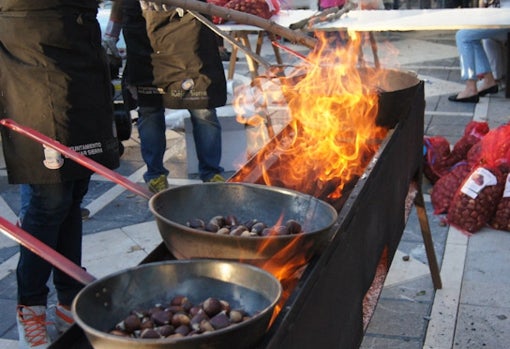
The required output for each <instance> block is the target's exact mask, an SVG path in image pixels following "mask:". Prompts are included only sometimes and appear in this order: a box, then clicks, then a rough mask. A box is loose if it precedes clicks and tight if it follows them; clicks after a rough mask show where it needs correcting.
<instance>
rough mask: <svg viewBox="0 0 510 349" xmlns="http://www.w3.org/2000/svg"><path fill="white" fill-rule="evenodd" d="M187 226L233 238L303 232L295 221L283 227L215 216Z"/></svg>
mask: <svg viewBox="0 0 510 349" xmlns="http://www.w3.org/2000/svg"><path fill="white" fill-rule="evenodd" d="M186 225H187V226H188V227H190V228H193V229H198V230H203V231H207V232H211V233H216V234H220V235H232V236H280V235H292V234H299V233H302V232H303V230H302V227H301V224H300V223H299V222H297V221H295V220H293V219H289V220H287V221H286V222H285V223H284V224H281V225H273V226H269V225H268V224H266V223H264V222H260V221H258V220H257V219H250V220H248V221H245V222H241V221H240V220H238V219H237V217H235V216H232V215H229V216H215V217H213V218H211V219H209V220H203V219H200V218H193V219H190V220H188V221H187V222H186Z"/></svg>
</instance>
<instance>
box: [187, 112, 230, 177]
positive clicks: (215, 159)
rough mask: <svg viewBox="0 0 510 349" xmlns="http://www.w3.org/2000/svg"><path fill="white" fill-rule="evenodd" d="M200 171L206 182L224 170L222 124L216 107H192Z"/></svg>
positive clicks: (192, 120) (194, 137) (194, 136)
mask: <svg viewBox="0 0 510 349" xmlns="http://www.w3.org/2000/svg"><path fill="white" fill-rule="evenodd" d="M189 112H190V114H191V123H192V125H193V139H194V141H195V149H196V152H197V158H198V172H199V175H200V179H201V180H202V181H204V182H207V181H210V180H211V179H212V178H213V177H214V175H216V174H220V173H221V172H223V168H222V167H221V166H220V162H221V151H222V150H221V125H220V122H219V120H218V116H217V115H216V109H190V110H189Z"/></svg>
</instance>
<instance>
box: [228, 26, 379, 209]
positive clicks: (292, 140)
mask: <svg viewBox="0 0 510 349" xmlns="http://www.w3.org/2000/svg"><path fill="white" fill-rule="evenodd" d="M318 35H319V36H320V37H319V39H320V40H319V45H318V48H317V49H316V50H314V51H313V52H311V53H310V54H309V55H308V56H307V58H306V63H307V64H305V65H303V66H301V67H297V68H296V69H295V70H294V71H293V72H292V74H291V75H290V76H288V77H287V78H282V79H277V81H278V83H279V84H280V85H281V90H280V93H281V94H282V95H283V97H284V99H285V101H286V103H287V107H288V111H289V115H290V122H289V126H290V127H291V129H292V130H293V132H291V137H287V138H285V139H283V140H281V141H280V143H279V144H277V145H276V149H275V153H274V154H278V157H279V159H280V161H279V167H280V168H279V169H278V171H279V172H278V173H280V174H281V173H285V179H284V182H285V186H286V187H288V188H293V189H296V190H299V191H301V192H305V193H308V194H311V195H314V196H316V197H320V198H323V199H326V198H327V199H332V200H334V199H337V198H339V197H341V195H342V189H343V187H344V184H345V183H347V182H349V181H351V180H353V179H355V178H357V177H359V176H360V175H361V174H362V173H363V171H364V169H365V167H366V165H367V164H368V162H369V161H370V158H371V156H372V155H373V154H374V152H375V151H376V150H377V148H378V146H379V144H380V141H381V140H382V139H383V138H384V137H385V136H386V133H387V129H386V128H383V127H378V126H376V123H375V119H376V117H377V113H378V94H377V87H376V86H378V81H379V80H380V79H383V77H382V76H381V75H382V74H383V72H384V70H376V69H373V70H370V74H363V73H362V70H360V69H359V66H358V65H359V52H361V51H360V48H361V41H362V40H361V36H360V35H353V36H352V37H351V38H350V40H349V43H348V44H345V45H343V46H341V47H338V48H335V49H332V47H331V45H329V44H328V41H327V38H326V37H323V36H322V35H321V34H320V33H319V34H318ZM254 90H255V89H254V88H251V89H250V95H249V96H248V97H247V95H246V94H244V95H243V94H241V95H240V96H238V98H237V99H236V101H235V107H236V110H240V109H241V105H245V106H246V105H250V106H251V108H252V110H251V113H252V116H251V117H250V121H251V122H252V125H253V124H256V125H259V124H260V123H263V122H264V120H267V119H268V115H267V106H268V103H270V102H269V101H272V100H275V99H276V97H275V96H274V90H271V91H269V92H270V93H266V90H265V89H263V88H260V89H259V90H258V92H259V94H256V93H255V92H254ZM238 118H239V119H241V117H239V116H238ZM263 138H264V140H267V139H268V137H267V135H265V136H264V137H263ZM274 154H273V156H274ZM265 160H266V159H260V165H261V166H262V167H264V166H265V165H266V164H265V163H264V162H265ZM282 167H284V168H282ZM262 177H263V179H264V183H265V184H267V185H275V184H277V183H274V178H273V177H274V176H271V173H270V170H269V168H263V170H262ZM279 180H282V179H281V178H279ZM331 183H334V186H335V187H334V188H331Z"/></svg>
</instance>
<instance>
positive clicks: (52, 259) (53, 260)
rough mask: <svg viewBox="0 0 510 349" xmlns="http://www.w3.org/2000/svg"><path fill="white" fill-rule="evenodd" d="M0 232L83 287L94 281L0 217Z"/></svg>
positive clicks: (38, 241)
mask: <svg viewBox="0 0 510 349" xmlns="http://www.w3.org/2000/svg"><path fill="white" fill-rule="evenodd" d="M0 231H1V232H2V233H4V234H5V235H6V236H7V237H9V238H11V239H13V240H14V241H16V242H17V243H19V244H21V245H23V246H24V247H26V248H27V249H28V250H30V251H32V252H33V253H35V254H36V255H38V256H39V257H41V258H42V259H44V260H45V261H47V262H48V263H50V264H51V265H53V266H54V267H56V268H58V269H60V270H62V271H63V272H64V273H66V274H67V275H69V276H70V277H72V278H73V279H75V280H76V281H78V282H80V283H82V284H83V285H87V284H89V283H91V282H92V281H95V280H96V278H95V277H93V276H92V275H90V274H89V273H87V272H86V271H85V270H84V269H83V268H82V267H80V266H78V265H76V264H75V263H73V262H72V261H71V260H70V259H68V258H67V257H65V256H63V255H61V254H60V253H58V252H57V251H55V250H54V249H52V248H51V247H49V246H48V245H46V244H45V243H43V242H41V241H40V240H38V239H36V238H35V237H33V236H32V235H30V234H29V233H27V232H26V231H24V230H23V229H21V228H19V227H17V226H15V225H14V224H12V223H10V222H9V221H7V220H6V219H5V218H3V217H0Z"/></svg>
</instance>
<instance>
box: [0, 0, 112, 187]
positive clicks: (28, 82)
mask: <svg viewBox="0 0 510 349" xmlns="http://www.w3.org/2000/svg"><path fill="white" fill-rule="evenodd" d="M59 3H60V4H61V5H63V6H58V4H59ZM74 3H77V1H65V0H61V1H57V0H37V1H31V0H25V1H5V0H4V1H2V0H0V4H1V6H2V7H0V89H1V99H0V107H1V109H0V113H1V114H0V117H2V118H11V119H13V120H14V121H16V122H17V123H19V124H21V125H25V126H28V127H31V128H33V129H35V130H37V131H39V132H41V133H43V134H45V135H46V136H48V137H50V138H52V139H55V140H57V141H59V142H60V143H62V144H64V145H66V146H69V147H71V148H72V149H74V150H76V151H78V152H80V153H82V154H84V155H86V156H88V157H90V158H92V159H93V160H95V161H97V162H99V163H101V164H103V165H105V166H107V167H109V168H112V169H113V168H116V167H118V166H119V153H118V141H117V138H116V135H115V126H114V121H113V103H112V97H111V84H110V79H109V72H108V65H107V61H106V56H105V54H104V50H103V49H102V47H101V31H100V28H99V24H98V22H97V20H96V14H97V2H96V1H95V0H80V3H81V4H80V6H79V7H73V6H68V5H69V4H71V5H72V4H74ZM17 6H18V7H17ZM34 7H37V11H31V10H32V9H33V8H34ZM27 9H28V11H27ZM0 128H1V131H2V142H3V150H4V157H5V160H6V163H7V171H8V177H9V182H10V183H13V184H18V183H30V184H47V183H58V182H61V181H66V180H75V179H80V178H86V177H87V176H90V174H91V171H90V170H88V169H86V168H85V167H83V166H81V165H79V164H77V163H76V162H74V161H72V160H70V159H66V158H61V159H59V158H58V157H57V159H56V158H55V154H52V152H51V151H48V150H46V152H45V149H44V147H43V146H42V145H41V144H39V143H37V142H35V141H32V140H30V139H28V138H27V137H26V136H22V135H20V134H18V133H17V132H14V131H10V130H9V129H7V128H5V127H0Z"/></svg>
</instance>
